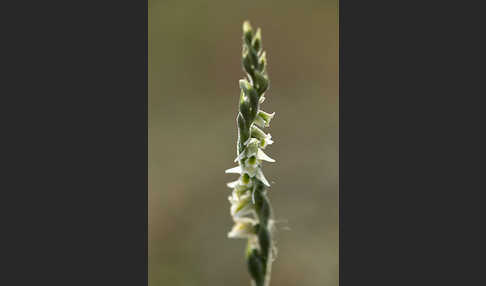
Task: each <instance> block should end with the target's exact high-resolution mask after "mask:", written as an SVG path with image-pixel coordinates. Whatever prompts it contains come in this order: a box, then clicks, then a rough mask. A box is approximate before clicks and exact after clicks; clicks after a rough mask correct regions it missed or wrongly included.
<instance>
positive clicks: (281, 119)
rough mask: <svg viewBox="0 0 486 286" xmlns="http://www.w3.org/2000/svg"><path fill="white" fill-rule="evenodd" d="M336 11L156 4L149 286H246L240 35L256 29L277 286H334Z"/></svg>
mask: <svg viewBox="0 0 486 286" xmlns="http://www.w3.org/2000/svg"><path fill="white" fill-rule="evenodd" d="M337 7H338V2H337V1H335V0H333V1H327V0H325V1H163V0H149V118H148V120H149V285H150V286H162V285H164V286H165V285H167V286H169V285H170V286H173V285H174V286H177V285H185V286H191V285H211V286H217V285H225V286H228V285H232V286H240V285H242V286H243V285H244V286H248V285H250V284H249V276H248V274H247V271H246V265H245V262H244V258H243V253H244V247H245V243H244V241H243V240H230V239H227V238H226V234H227V231H229V229H230V228H231V226H232V221H231V217H230V215H229V202H228V200H227V196H228V195H229V193H230V190H229V189H227V188H226V187H225V183H226V182H228V181H230V180H232V179H234V178H235V177H234V176H231V175H228V174H225V173H224V170H225V169H227V168H230V167H232V166H233V163H232V162H233V159H234V157H235V152H236V150H235V146H236V145H235V144H236V123H235V118H236V112H237V104H238V96H239V88H238V80H239V79H240V78H242V77H243V71H242V69H241V63H240V60H241V59H240V57H241V24H242V22H243V20H245V19H249V20H250V21H251V23H252V25H253V26H260V27H261V28H262V32H263V33H262V34H263V46H264V48H265V50H266V51H267V55H268V62H269V65H268V74H269V77H270V82H271V87H270V90H269V92H267V93H266V97H267V101H266V102H265V103H264V104H263V109H264V110H265V111H267V112H273V111H275V112H276V116H275V118H274V121H272V125H271V128H270V129H269V130H270V133H271V134H272V136H273V138H274V139H275V143H274V144H273V145H271V146H270V147H269V148H268V149H267V151H268V152H266V153H267V154H268V155H270V156H271V157H273V158H275V159H276V160H277V163H275V164H273V165H271V164H267V165H266V166H265V174H266V176H267V178H268V179H269V180H270V181H274V182H275V184H274V185H273V186H272V188H271V191H270V192H271V193H270V199H271V201H272V204H273V208H274V211H275V215H276V219H277V220H278V221H279V223H278V225H277V226H278V227H279V229H280V230H279V232H278V233H277V243H278V248H279V252H278V258H277V261H276V262H275V263H274V265H273V269H272V285H273V286H287V285H288V286H290V285H309V286H313V285H315V286H317V285H319V286H321V285H329V286H337V285H338V262H339V261H338V247H339V243H338V239H339V236H338V166H339V165H338V163H339V162H338V152H339V149H338V143H339V142H338V127H339V125H338V124H339V122H338V114H339V111H338V108H339V106H338V101H339V100H338V8H337Z"/></svg>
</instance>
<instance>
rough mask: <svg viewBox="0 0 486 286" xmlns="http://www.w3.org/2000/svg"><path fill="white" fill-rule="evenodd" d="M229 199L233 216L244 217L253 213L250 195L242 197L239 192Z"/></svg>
mask: <svg viewBox="0 0 486 286" xmlns="http://www.w3.org/2000/svg"><path fill="white" fill-rule="evenodd" d="M228 199H229V201H230V203H231V215H232V216H233V217H236V218H237V217H242V216H244V215H247V214H250V213H252V212H253V208H252V204H251V203H250V201H251V195H250V194H249V193H246V194H244V195H241V196H240V195H238V193H237V192H233V195H232V196H230V197H229V198H228Z"/></svg>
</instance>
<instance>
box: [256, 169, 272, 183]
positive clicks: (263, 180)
mask: <svg viewBox="0 0 486 286" xmlns="http://www.w3.org/2000/svg"><path fill="white" fill-rule="evenodd" d="M256 177H257V179H258V180H260V181H262V183H263V184H264V185H265V186H267V187H270V184H269V183H268V181H267V179H266V178H265V176H264V175H263V172H262V170H261V169H260V168H258V171H257V174H256Z"/></svg>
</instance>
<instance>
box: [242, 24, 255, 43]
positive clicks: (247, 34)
mask: <svg viewBox="0 0 486 286" xmlns="http://www.w3.org/2000/svg"><path fill="white" fill-rule="evenodd" d="M243 38H244V40H245V42H246V43H247V44H250V43H251V39H252V38H253V29H252V27H251V25H250V22H249V21H245V22H243Z"/></svg>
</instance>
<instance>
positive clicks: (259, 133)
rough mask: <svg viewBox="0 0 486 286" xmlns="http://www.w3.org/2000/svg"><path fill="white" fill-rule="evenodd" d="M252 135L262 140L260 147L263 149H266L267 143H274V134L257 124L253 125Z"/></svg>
mask: <svg viewBox="0 0 486 286" xmlns="http://www.w3.org/2000/svg"><path fill="white" fill-rule="evenodd" d="M251 137H253V138H256V139H258V140H260V147H261V148H263V149H265V147H267V145H270V144H273V140H272V135H271V134H270V133H268V134H265V132H263V131H262V130H261V129H260V128H258V127H256V126H255V125H252V126H251Z"/></svg>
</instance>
